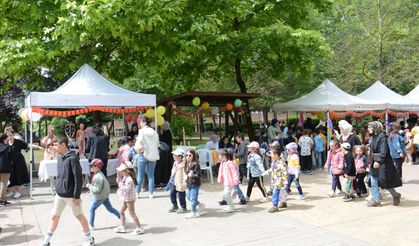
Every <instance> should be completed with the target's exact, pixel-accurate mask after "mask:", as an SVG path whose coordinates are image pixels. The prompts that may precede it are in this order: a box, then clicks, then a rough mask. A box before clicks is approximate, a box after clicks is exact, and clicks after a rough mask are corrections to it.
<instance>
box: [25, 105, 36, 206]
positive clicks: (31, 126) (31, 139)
mask: <svg viewBox="0 0 419 246" xmlns="http://www.w3.org/2000/svg"><path fill="white" fill-rule="evenodd" d="M29 100H30V99H29ZM29 105H30V115H31V117H30V133H31V135H30V136H29V139H30V143H31V144H30V145H29V146H30V147H29V148H30V157H29V158H30V168H29V178H30V182H29V183H30V185H29V199H31V200H32V182H33V179H32V168H33V166H34V156H33V122H32V119H33V117H32V116H33V115H32V105H31V104H30V102H29ZM25 125H26V122H25Z"/></svg>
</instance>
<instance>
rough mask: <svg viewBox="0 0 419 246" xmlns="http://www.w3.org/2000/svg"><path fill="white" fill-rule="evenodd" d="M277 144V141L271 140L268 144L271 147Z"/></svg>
mask: <svg viewBox="0 0 419 246" xmlns="http://www.w3.org/2000/svg"><path fill="white" fill-rule="evenodd" d="M277 145H279V142H278V141H273V142H272V143H271V144H269V146H271V147H274V146H277Z"/></svg>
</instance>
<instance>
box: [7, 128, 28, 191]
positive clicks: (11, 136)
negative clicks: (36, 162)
mask: <svg viewBox="0 0 419 246" xmlns="http://www.w3.org/2000/svg"><path fill="white" fill-rule="evenodd" d="M6 134H7V140H8V143H9V145H10V146H12V158H11V159H12V171H11V172H10V180H9V181H10V184H9V186H8V187H9V191H10V192H9V194H7V197H13V198H15V199H17V198H20V197H21V196H22V194H21V193H20V192H19V187H20V186H22V185H25V184H28V183H29V182H30V180H29V173H28V168H27V167H26V161H25V157H23V154H22V150H27V149H28V144H27V143H26V142H24V141H22V140H20V139H16V138H15V132H14V130H13V129H12V128H8V129H7V130H6Z"/></svg>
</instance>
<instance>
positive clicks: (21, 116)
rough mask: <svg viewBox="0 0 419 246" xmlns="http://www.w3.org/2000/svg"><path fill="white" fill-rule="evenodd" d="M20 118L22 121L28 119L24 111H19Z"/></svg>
mask: <svg viewBox="0 0 419 246" xmlns="http://www.w3.org/2000/svg"><path fill="white" fill-rule="evenodd" d="M20 118H21V119H22V120H23V121H27V120H28V119H26V115H25V112H22V113H20Z"/></svg>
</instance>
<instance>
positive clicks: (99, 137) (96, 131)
mask: <svg viewBox="0 0 419 246" xmlns="http://www.w3.org/2000/svg"><path fill="white" fill-rule="evenodd" d="M108 152H109V137H108V136H107V135H105V133H104V132H103V130H102V123H100V122H98V123H96V124H95V125H94V127H93V134H92V135H90V137H89V138H88V139H87V146H86V153H89V160H93V159H95V158H97V159H100V160H101V161H102V162H103V166H102V169H101V171H102V173H103V174H105V177H108V175H107V172H106V169H107V167H108Z"/></svg>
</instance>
